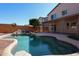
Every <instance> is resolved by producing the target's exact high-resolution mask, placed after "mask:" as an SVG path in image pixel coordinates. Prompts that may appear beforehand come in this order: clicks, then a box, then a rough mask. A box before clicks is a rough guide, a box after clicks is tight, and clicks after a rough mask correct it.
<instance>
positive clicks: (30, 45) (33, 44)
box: [12, 35, 79, 56]
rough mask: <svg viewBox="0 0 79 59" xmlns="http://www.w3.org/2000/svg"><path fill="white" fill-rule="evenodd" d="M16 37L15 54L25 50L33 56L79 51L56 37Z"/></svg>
mask: <svg viewBox="0 0 79 59" xmlns="http://www.w3.org/2000/svg"><path fill="white" fill-rule="evenodd" d="M14 37H15V38H16V39H17V40H18V44H17V46H16V47H15V49H13V51H12V53H13V54H15V53H16V52H17V51H20V50H25V51H27V52H29V53H30V54H31V55H32V56H43V55H65V54H72V53H76V52H78V51H79V49H78V48H76V47H75V46H73V45H71V44H69V43H66V42H63V41H59V40H57V39H56V38H55V37H49V36H31V35H23V36H22V35H18V36H14Z"/></svg>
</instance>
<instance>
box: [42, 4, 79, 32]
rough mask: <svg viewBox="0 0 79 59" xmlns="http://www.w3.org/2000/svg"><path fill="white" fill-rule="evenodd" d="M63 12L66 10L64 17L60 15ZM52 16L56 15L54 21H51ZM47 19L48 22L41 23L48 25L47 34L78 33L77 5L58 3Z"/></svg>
mask: <svg viewBox="0 0 79 59" xmlns="http://www.w3.org/2000/svg"><path fill="white" fill-rule="evenodd" d="M64 10H67V14H66V15H62V11H64ZM53 14H56V18H55V19H51V16H52V15H53ZM47 17H48V21H45V22H43V24H44V25H46V26H47V23H48V27H47V28H48V29H49V30H48V31H47V32H60V33H79V3H60V4H58V5H57V6H56V7H55V8H54V9H53V10H52V11H51V12H50V13H49V14H48V15H47ZM49 21H50V22H49Z"/></svg>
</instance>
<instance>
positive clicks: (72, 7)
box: [48, 3, 79, 20]
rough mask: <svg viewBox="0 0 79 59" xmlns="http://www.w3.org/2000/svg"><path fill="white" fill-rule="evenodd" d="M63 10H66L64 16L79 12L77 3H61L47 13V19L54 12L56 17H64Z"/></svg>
mask: <svg viewBox="0 0 79 59" xmlns="http://www.w3.org/2000/svg"><path fill="white" fill-rule="evenodd" d="M63 10H67V15H65V16H68V15H72V14H76V13H79V3H61V4H60V5H59V6H58V7H57V8H55V9H54V10H53V11H52V12H51V13H50V14H49V15H48V20H51V15H53V14H55V13H56V14H57V18H60V17H64V16H62V11H63Z"/></svg>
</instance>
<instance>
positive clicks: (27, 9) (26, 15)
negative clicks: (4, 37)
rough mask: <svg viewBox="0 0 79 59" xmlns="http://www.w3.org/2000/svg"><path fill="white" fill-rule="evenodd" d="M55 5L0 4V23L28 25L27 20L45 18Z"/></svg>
mask: <svg viewBox="0 0 79 59" xmlns="http://www.w3.org/2000/svg"><path fill="white" fill-rule="evenodd" d="M56 5H57V3H51V4H50V3H39V4H38V3H37V4H36V3H16V4H15V3H4V4H3V3H2V4H1V3H0V23H1V24H3V23H6V24H12V23H16V24H18V25H28V24H29V19H31V18H39V17H46V16H47V14H48V13H49V12H50V11H51V10H52V9H53V8H54V7H55V6H56Z"/></svg>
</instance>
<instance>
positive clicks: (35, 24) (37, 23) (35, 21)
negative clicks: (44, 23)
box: [29, 18, 39, 28]
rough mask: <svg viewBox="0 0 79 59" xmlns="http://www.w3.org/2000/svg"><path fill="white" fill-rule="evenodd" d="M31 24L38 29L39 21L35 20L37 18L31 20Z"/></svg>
mask: <svg viewBox="0 0 79 59" xmlns="http://www.w3.org/2000/svg"><path fill="white" fill-rule="evenodd" d="M29 24H30V25H33V27H34V28H36V27H38V26H39V20H38V19H35V18H33V19H30V20H29Z"/></svg>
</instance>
